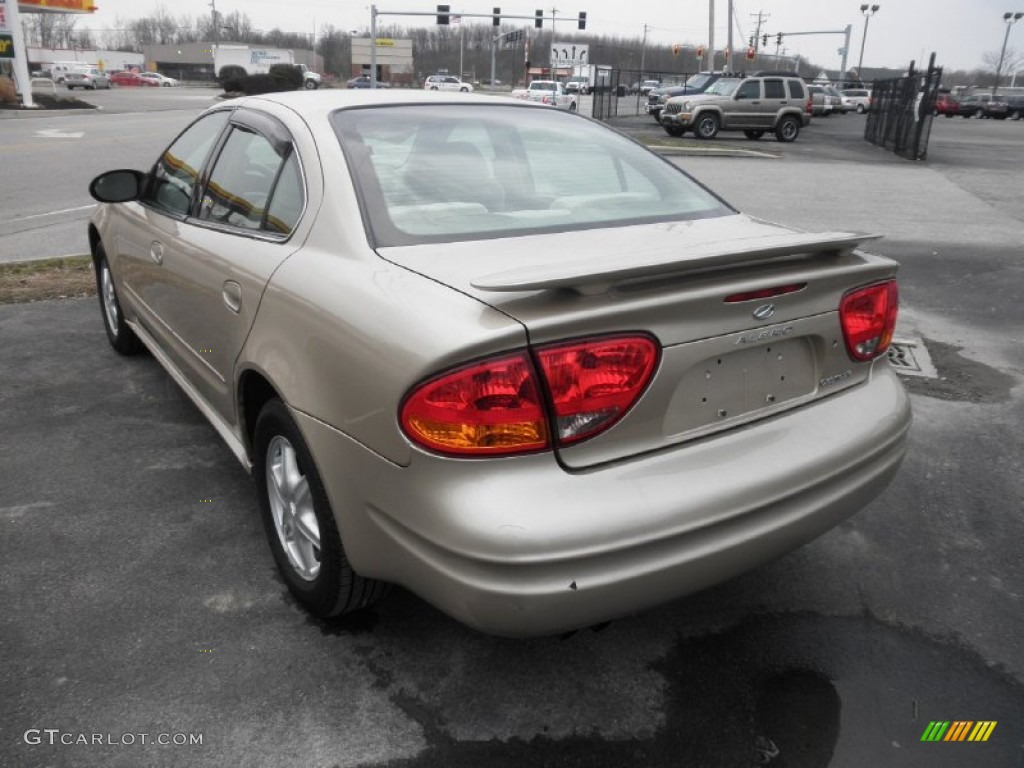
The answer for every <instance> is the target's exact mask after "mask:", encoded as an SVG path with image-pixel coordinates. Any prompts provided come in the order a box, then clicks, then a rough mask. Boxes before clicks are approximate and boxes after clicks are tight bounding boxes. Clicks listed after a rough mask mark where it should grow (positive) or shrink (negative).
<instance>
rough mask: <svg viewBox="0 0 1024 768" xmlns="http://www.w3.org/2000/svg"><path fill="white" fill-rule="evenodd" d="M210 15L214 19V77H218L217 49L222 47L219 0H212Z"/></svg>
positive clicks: (212, 54) (212, 52)
mask: <svg viewBox="0 0 1024 768" xmlns="http://www.w3.org/2000/svg"><path fill="white" fill-rule="evenodd" d="M210 15H211V16H212V20H213V50H212V51H210V54H211V58H212V59H213V68H214V73H213V76H214V78H216V77H217V74H218V73H217V72H216V69H217V49H218V48H220V24H218V23H217V0H210Z"/></svg>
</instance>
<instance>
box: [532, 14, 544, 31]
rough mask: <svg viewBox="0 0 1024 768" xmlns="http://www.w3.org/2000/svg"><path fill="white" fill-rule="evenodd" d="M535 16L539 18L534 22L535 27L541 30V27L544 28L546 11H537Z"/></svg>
mask: <svg viewBox="0 0 1024 768" xmlns="http://www.w3.org/2000/svg"><path fill="white" fill-rule="evenodd" d="M534 16H536V17H537V18H535V19H534V20H533V26H535V27H536V28H537V29H540V28H541V27H543V26H544V11H537V12H535V13H534Z"/></svg>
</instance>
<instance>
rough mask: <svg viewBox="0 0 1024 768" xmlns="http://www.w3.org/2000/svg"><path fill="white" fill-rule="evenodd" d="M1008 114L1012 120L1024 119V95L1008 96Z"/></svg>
mask: <svg viewBox="0 0 1024 768" xmlns="http://www.w3.org/2000/svg"><path fill="white" fill-rule="evenodd" d="M1006 112H1007V116H1008V117H1009V118H1010V119H1011V120H1020V119H1021V117H1024V95H1015V96H1007V97H1006Z"/></svg>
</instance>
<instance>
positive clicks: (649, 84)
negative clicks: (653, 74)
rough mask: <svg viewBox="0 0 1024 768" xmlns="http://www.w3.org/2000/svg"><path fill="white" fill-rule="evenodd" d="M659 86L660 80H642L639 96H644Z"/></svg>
mask: <svg viewBox="0 0 1024 768" xmlns="http://www.w3.org/2000/svg"><path fill="white" fill-rule="evenodd" d="M660 85H661V81H660V80H644V81H643V82H642V83H640V95H641V96H646V95H647V94H649V93H650V92H651V91H652V90H654V89H655V88H657V87H658V86H660Z"/></svg>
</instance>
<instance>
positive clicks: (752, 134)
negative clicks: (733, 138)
mask: <svg viewBox="0 0 1024 768" xmlns="http://www.w3.org/2000/svg"><path fill="white" fill-rule="evenodd" d="M743 135H744V136H746V137H747V138H748V139H750V140H751V141H757V140H758V139H760V138H761V137H762V136H764V131H744V132H743Z"/></svg>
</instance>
